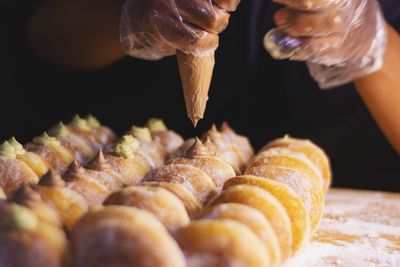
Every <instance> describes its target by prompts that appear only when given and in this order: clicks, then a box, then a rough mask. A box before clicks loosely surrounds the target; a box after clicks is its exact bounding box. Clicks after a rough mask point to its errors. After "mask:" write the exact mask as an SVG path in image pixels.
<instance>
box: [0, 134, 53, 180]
mask: <svg viewBox="0 0 400 267" xmlns="http://www.w3.org/2000/svg"><path fill="white" fill-rule="evenodd" d="M8 143H9V144H10V145H11V146H13V147H14V150H15V152H16V154H17V159H19V160H22V161H23V162H25V163H26V165H28V166H29V167H30V168H31V169H32V171H34V172H35V173H36V174H37V176H38V177H42V176H43V175H45V174H46V173H47V172H48V171H49V166H48V165H47V163H46V161H45V160H44V159H43V158H42V157H41V156H39V155H37V154H35V153H32V152H29V151H26V150H25V149H24V147H23V146H22V144H20V143H19V142H18V141H17V140H16V139H15V138H14V137H11V138H10V139H8Z"/></svg>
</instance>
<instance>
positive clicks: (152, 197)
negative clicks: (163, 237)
mask: <svg viewBox="0 0 400 267" xmlns="http://www.w3.org/2000/svg"><path fill="white" fill-rule="evenodd" d="M104 204H105V205H124V206H131V207H136V208H139V209H144V210H147V211H149V212H150V213H152V214H153V215H154V216H155V217H157V219H159V220H160V222H161V223H162V224H164V226H165V227H166V228H167V229H168V230H169V231H174V230H176V229H178V228H181V227H184V226H186V225H187V224H189V222H190V219H189V215H188V213H187V211H186V209H185V206H184V205H183V203H182V201H181V200H180V199H179V198H178V197H177V196H175V195H174V194H173V193H171V192H170V191H168V190H167V189H164V188H162V187H154V186H146V185H141V186H130V187H125V188H123V189H122V190H120V191H118V192H115V193H113V194H111V195H110V196H109V197H108V198H107V199H106V201H105V202H104Z"/></svg>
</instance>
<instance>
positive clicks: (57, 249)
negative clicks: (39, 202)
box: [0, 201, 69, 267]
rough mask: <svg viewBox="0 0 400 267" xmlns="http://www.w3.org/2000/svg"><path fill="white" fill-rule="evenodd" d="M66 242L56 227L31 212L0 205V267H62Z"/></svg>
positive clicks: (21, 208) (65, 263) (16, 207)
mask: <svg viewBox="0 0 400 267" xmlns="http://www.w3.org/2000/svg"><path fill="white" fill-rule="evenodd" d="M68 263H69V256H68V251H67V240H66V237H65V234H64V233H63V232H62V231H61V230H60V229H59V228H57V227H55V226H53V225H50V224H48V223H43V222H42V221H41V220H40V219H39V218H38V217H37V216H36V215H35V214H34V213H33V212H32V211H30V210H29V209H27V208H24V207H23V206H20V205H18V204H15V203H6V202H4V201H3V202H0V267H21V266H29V267H44V266H46V267H66V266H68V265H69V264H68Z"/></svg>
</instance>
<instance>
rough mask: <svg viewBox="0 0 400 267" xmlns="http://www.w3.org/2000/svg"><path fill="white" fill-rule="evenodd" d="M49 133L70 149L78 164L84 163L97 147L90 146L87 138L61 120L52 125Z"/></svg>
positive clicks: (89, 158)
mask: <svg viewBox="0 0 400 267" xmlns="http://www.w3.org/2000/svg"><path fill="white" fill-rule="evenodd" d="M49 134H50V135H51V136H53V137H55V138H56V139H57V140H59V141H60V142H61V144H62V145H63V146H65V147H66V148H68V149H69V150H71V151H72V152H73V153H74V158H75V160H77V161H78V162H79V163H80V164H85V163H86V162H88V161H89V160H91V159H92V158H93V157H94V155H95V154H96V153H97V147H95V146H93V145H92V146H91V145H90V143H89V142H88V141H87V140H85V139H84V138H82V136H80V135H77V134H76V133H73V132H72V131H70V130H69V129H68V128H67V127H66V126H65V125H64V124H63V123H62V122H59V123H58V124H57V125H55V126H53V127H52V128H51V129H50V130H49Z"/></svg>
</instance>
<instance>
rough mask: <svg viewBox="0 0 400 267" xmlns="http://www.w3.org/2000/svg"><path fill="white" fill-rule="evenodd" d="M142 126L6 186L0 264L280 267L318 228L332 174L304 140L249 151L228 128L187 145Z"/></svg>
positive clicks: (154, 123)
mask: <svg viewBox="0 0 400 267" xmlns="http://www.w3.org/2000/svg"><path fill="white" fill-rule="evenodd" d="M75 120H76V119H75ZM82 120H83V119H82ZM86 124H87V123H86ZM146 126H147V127H133V128H132V129H130V130H129V131H128V132H127V133H126V134H125V135H124V136H123V137H122V138H120V139H119V140H118V141H117V140H116V138H112V139H113V141H111V142H108V143H106V144H103V145H102V146H101V147H99V148H98V150H99V151H98V152H97V153H93V154H92V157H91V158H89V157H86V158H85V159H84V160H83V157H81V158H79V157H77V156H76V155H78V154H77V153H75V154H73V159H72V160H71V163H70V165H69V166H67V168H65V170H62V171H60V170H57V171H56V170H54V168H52V167H49V169H51V170H50V171H48V172H47V173H46V174H45V175H44V176H43V177H42V178H41V179H40V180H39V179H38V180H39V182H38V183H37V182H34V184H26V183H29V181H26V182H22V183H20V184H19V186H18V187H19V189H18V190H16V191H15V190H13V191H15V192H13V191H9V190H7V191H6V193H7V195H8V200H7V201H1V202H0V214H2V215H4V216H1V218H2V219H0V243H1V244H7V245H3V246H1V248H0V266H1V267H2V266H8V267H14V266H25V265H26V264H27V262H29V264H28V265H29V266H32V267H36V266H49V267H52V266H75V267H80V266H87V267H90V266H100V267H101V266H115V267H120V266H143V267H146V266H148V267H152V266H177V267H179V266H188V267H196V266H210V267H213V266H232V267H233V266H278V265H279V264H280V263H282V262H283V261H284V260H285V259H286V258H287V257H289V256H291V255H293V254H294V253H296V251H298V249H299V248H300V247H301V246H302V245H303V244H304V243H305V242H307V240H308V239H309V237H310V236H311V234H312V233H313V231H315V229H316V227H317V225H318V222H319V219H320V216H321V214H322V210H323V196H324V192H325V190H327V188H328V187H329V184H330V179H331V174H330V166H329V160H328V158H327V157H326V155H325V154H324V153H323V151H322V150H321V149H320V148H318V147H317V146H315V145H314V144H313V143H311V142H310V141H307V140H299V139H293V138H290V137H284V138H282V139H278V140H275V141H273V142H271V143H269V144H268V145H267V146H266V147H264V148H263V149H262V150H261V151H260V152H259V153H258V154H257V155H255V156H254V152H253V149H252V147H251V145H250V142H249V141H248V139H247V138H245V137H244V136H240V135H238V134H236V133H235V132H234V131H233V130H232V129H231V128H230V127H229V126H228V125H227V124H223V126H221V128H220V129H219V130H218V129H217V128H216V127H212V128H211V129H210V130H209V131H208V132H206V133H205V134H204V135H203V136H202V138H201V140H199V139H188V140H186V141H185V142H184V141H183V139H182V137H180V136H179V135H178V134H176V133H175V132H173V131H171V130H168V129H167V128H166V127H165V125H164V124H163V123H162V121H160V120H156V119H152V120H149V122H148V124H147V125H146ZM68 127H69V125H67V126H64V125H61V124H60V125H58V126H57V127H53V128H59V129H60V128H67V129H68ZM97 127H99V126H97ZM101 127H104V126H101ZM104 128H105V127H104ZM107 129H108V128H107ZM49 132H50V135H51V136H53V137H55V138H56V139H57V140H58V139H59V138H60V136H63V137H65V136H68V135H65V134H63V135H60V134H54V133H56V132H61V131H60V130H57V131H56V130H53V131H49ZM46 138H47V137H46ZM69 141H70V140H69ZM10 142H11V140H10ZM10 142H8V143H10ZM70 142H71V141H70ZM72 143H73V142H72ZM25 147H26V146H25ZM68 149H70V148H68ZM25 153H26V152H25ZM1 157H2V155H0V159H1ZM14 159H16V157H15V158H14ZM1 170H2V168H1V164H0V174H1ZM241 174H243V175H241ZM237 175H238V176H237ZM240 175H241V176H240ZM1 179H4V178H3V177H1V176H0V180H1ZM36 183H37V184H36ZM16 188H17V187H16ZM0 193H1V190H0ZM0 198H1V194H0ZM101 204H103V205H101ZM63 229H64V230H65V232H64V231H63ZM49 233H50V234H49ZM3 241H4V242H3ZM17 249H20V251H21V254H22V255H23V256H22V257H10V256H9V255H10V254H9V253H15V251H16V250H17ZM3 252H7V253H3ZM21 254H20V255H21ZM7 255H8V256H7ZM34 255H36V257H35V256H34ZM37 255H40V256H39V257H37Z"/></svg>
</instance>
